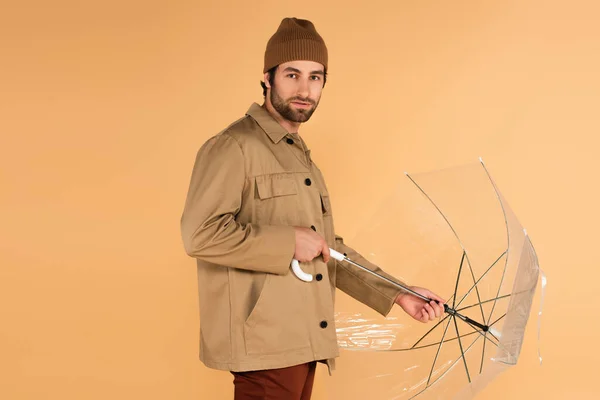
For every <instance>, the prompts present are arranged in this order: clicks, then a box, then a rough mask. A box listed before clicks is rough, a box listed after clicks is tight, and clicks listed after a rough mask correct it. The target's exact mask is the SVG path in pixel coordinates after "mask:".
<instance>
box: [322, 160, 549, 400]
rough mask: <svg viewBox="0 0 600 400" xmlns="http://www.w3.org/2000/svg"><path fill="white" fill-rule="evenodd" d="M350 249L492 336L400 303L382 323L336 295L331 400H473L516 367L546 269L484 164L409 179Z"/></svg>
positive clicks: (375, 315) (449, 317)
mask: <svg viewBox="0 0 600 400" xmlns="http://www.w3.org/2000/svg"><path fill="white" fill-rule="evenodd" d="M348 244H350V245H351V246H352V247H353V248H354V249H355V250H357V251H358V252H359V253H360V254H361V255H362V256H364V257H365V258H367V259H368V260H369V261H371V262H373V263H374V264H376V265H378V266H379V267H381V268H382V269H383V270H384V271H386V272H387V273H389V274H391V275H393V276H394V277H396V278H398V279H400V280H402V281H404V282H406V283H407V284H408V285H415V286H419V287H425V288H427V289H429V290H431V291H433V292H434V293H436V294H438V295H439V296H441V297H442V298H443V299H445V300H446V301H447V304H448V306H450V307H451V308H453V309H454V310H456V311H457V312H459V313H460V314H462V315H464V316H467V317H469V318H471V319H472V320H474V321H478V322H479V323H481V324H482V325H485V326H486V327H489V329H488V330H487V331H484V330H482V329H480V328H477V327H474V326H473V325H471V324H468V323H465V322H464V321H463V320H461V319H460V318H458V317H456V316H452V315H449V314H445V315H443V316H442V317H441V318H440V319H439V320H437V321H433V322H429V323H426V324H423V323H421V322H418V321H416V320H414V319H412V318H411V317H410V316H408V315H406V314H405V313H404V312H403V311H402V309H401V308H400V307H398V306H395V307H393V308H392V311H391V312H390V314H389V315H388V316H387V317H383V316H381V315H380V314H378V313H376V312H375V311H373V310H371V309H370V308H368V307H366V306H364V305H363V304H361V303H358V302H356V301H355V300H354V299H352V298H350V297H345V296H339V297H338V300H337V302H336V329H337V334H338V343H339V346H340V348H341V358H340V359H339V361H338V362H337V367H336V371H335V372H334V373H333V376H332V377H330V379H329V386H328V388H329V391H330V396H329V397H330V398H331V399H410V398H415V397H416V398H417V399H452V398H456V399H468V398H471V397H472V395H473V394H474V393H476V392H477V391H478V390H480V389H481V388H482V387H484V386H485V385H486V384H487V383H488V382H489V381H490V380H491V379H493V377H495V376H496V375H497V374H499V373H500V372H502V371H503V370H504V369H505V368H507V367H509V366H511V365H514V364H515V363H516V362H517V359H518V357H519V353H520V351H521V346H522V343H523V337H524V333H525V327H526V324H527V321H528V318H529V314H530V309H531V305H532V300H533V297H534V294H535V289H536V286H537V280H538V276H539V266H538V263H537V258H536V255H535V250H534V248H533V246H532V243H531V241H530V240H529V237H528V235H527V233H526V232H525V231H524V229H523V227H522V226H521V224H520V223H519V221H518V220H517V218H516V216H515V214H514V213H513V212H512V210H511V209H510V207H509V206H508V203H507V202H506V201H505V200H504V198H503V197H502V195H501V193H500V192H499V190H498V188H497V187H496V185H495V183H494V182H493V180H492V178H491V176H490V175H489V173H488V171H487V169H486V168H485V166H484V165H483V163H482V162H481V163H473V164H468V165H461V166H458V167H453V168H448V169H444V170H437V171H432V172H426V173H420V174H407V176H406V177H405V176H403V177H402V182H401V183H399V184H398V185H397V186H396V187H395V188H394V190H393V192H392V193H391V194H390V195H389V196H388V197H387V198H386V199H385V200H384V201H383V202H382V203H381V204H380V206H379V208H378V209H377V211H376V213H375V215H373V216H372V218H370V219H369V222H368V224H367V225H366V226H364V227H363V228H362V229H361V230H360V233H359V234H358V235H357V237H356V238H354V239H353V240H351V241H348Z"/></svg>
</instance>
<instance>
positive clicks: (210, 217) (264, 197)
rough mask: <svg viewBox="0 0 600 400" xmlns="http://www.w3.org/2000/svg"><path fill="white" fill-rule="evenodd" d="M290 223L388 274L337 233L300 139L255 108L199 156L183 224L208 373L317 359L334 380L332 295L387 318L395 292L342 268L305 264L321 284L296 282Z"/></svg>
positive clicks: (318, 177)
mask: <svg viewBox="0 0 600 400" xmlns="http://www.w3.org/2000/svg"><path fill="white" fill-rule="evenodd" d="M293 226H304V227H310V228H312V229H314V230H315V231H316V232H317V233H319V234H321V235H322V236H323V237H324V238H325V239H326V241H327V243H328V244H329V246H330V247H331V248H335V249H336V250H337V251H339V252H341V253H346V254H347V255H348V256H349V257H350V258H351V259H353V260H355V261H358V262H359V263H361V264H362V265H365V266H367V267H369V268H372V269H374V270H376V271H378V272H380V273H382V271H381V270H380V269H379V268H378V267H376V266H375V265H373V264H371V263H369V262H368V261H367V260H365V259H364V258H362V257H361V256H360V255H359V254H357V253H356V252H355V251H354V250H352V249H351V248H350V247H348V246H346V245H345V244H344V243H343V239H342V238H341V237H339V236H336V235H335V230H334V225H333V217H332V209H331V201H330V198H329V193H328V191H327V187H326V185H325V180H324V178H323V175H322V174H321V171H320V170H319V169H318V168H317V166H316V165H315V163H314V162H313V160H312V159H311V157H310V150H308V149H307V147H306V144H305V143H304V141H303V140H302V138H301V137H300V136H299V135H298V134H289V133H288V132H287V131H286V130H285V129H284V128H283V127H282V126H281V125H279V124H278V123H277V121H276V120H275V119H273V118H272V117H271V116H270V114H269V113H268V112H267V111H266V109H264V108H262V107H261V106H259V105H258V104H256V103H254V104H252V106H251V107H250V108H249V110H248V112H247V113H246V115H245V116H244V117H242V118H241V119H239V120H237V121H235V122H234V123H233V124H231V125H230V126H229V127H227V128H226V129H225V130H223V131H222V132H220V133H219V134H217V135H216V136H213V137H212V138H210V139H209V140H207V141H206V143H205V144H204V145H203V146H202V147H201V148H200V150H199V151H198V153H197V157H196V161H195V164H194V168H193V171H192V176H191V183H190V186H189V191H188V195H187V199H186V203H185V209H184V211H183V215H182V218H181V233H182V237H183V243H184V246H185V250H186V252H187V254H188V255H190V256H191V257H194V258H196V259H197V270H198V290H199V303H200V360H201V361H202V362H203V363H204V364H205V365H206V366H207V367H209V368H215V369H222V370H229V371H248V370H258V369H269V368H280V367H286V366H291V365H296V364H300V363H304V362H308V361H313V360H317V361H320V362H324V363H327V365H328V367H329V371H330V373H331V371H332V370H333V369H334V359H335V357H337V356H338V355H339V352H338V346H337V340H336V328H335V321H334V299H335V288H336V287H338V288H340V289H341V290H343V291H344V292H346V293H347V294H349V295H350V296H352V297H354V298H355V299H357V300H358V301H360V302H362V303H364V304H366V305H367V306H369V307H371V308H373V309H374V310H376V311H378V312H379V313H380V314H382V315H384V316H385V315H387V314H388V313H389V311H390V309H391V307H392V305H393V304H394V300H395V298H396V297H397V295H398V294H399V290H398V289H397V288H396V287H394V286H392V285H390V284H389V283H386V282H385V281H383V280H380V279H378V278H376V277H374V276H373V275H371V274H369V273H367V272H365V271H362V270H360V269H359V268H356V267H352V266H348V265H345V264H346V263H340V262H337V261H335V260H333V259H331V260H330V261H329V263H327V264H325V262H323V258H322V257H320V256H319V257H317V258H316V259H314V260H313V261H312V262H309V263H302V264H301V266H302V269H303V270H304V271H305V272H308V273H311V274H313V275H314V276H315V279H314V280H313V281H312V282H309V283H307V282H304V281H301V280H300V279H298V278H297V277H296V276H295V275H294V274H293V273H292V272H291V270H290V262H291V261H292V259H293V255H294V249H295V234H294V228H293ZM384 274H385V273H384ZM386 276H387V277H388V278H390V279H393V278H392V277H390V276H389V275H386ZM396 281H397V282H400V281H398V280H396Z"/></svg>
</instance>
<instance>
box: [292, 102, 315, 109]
mask: <svg viewBox="0 0 600 400" xmlns="http://www.w3.org/2000/svg"><path fill="white" fill-rule="evenodd" d="M292 104H293V105H295V106H296V107H302V108H308V107H310V106H311V104H310V103H304V102H301V101H292Z"/></svg>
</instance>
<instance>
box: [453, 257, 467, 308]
mask: <svg viewBox="0 0 600 400" xmlns="http://www.w3.org/2000/svg"><path fill="white" fill-rule="evenodd" d="M466 254H467V253H466V252H465V251H464V250H463V253H462V258H461V259H460V267H458V275H457V276H456V285H455V286H454V296H452V308H454V306H455V305H456V293H457V292H458V282H460V274H461V272H462V267H463V264H464V262H465V255H466Z"/></svg>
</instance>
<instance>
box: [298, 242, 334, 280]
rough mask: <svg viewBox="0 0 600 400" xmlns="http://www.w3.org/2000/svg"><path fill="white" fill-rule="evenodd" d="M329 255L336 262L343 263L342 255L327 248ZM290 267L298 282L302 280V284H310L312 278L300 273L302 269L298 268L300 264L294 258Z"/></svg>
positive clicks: (309, 275) (302, 272)
mask: <svg viewBox="0 0 600 400" xmlns="http://www.w3.org/2000/svg"><path fill="white" fill-rule="evenodd" d="M329 254H330V255H331V257H332V258H334V259H336V260H338V261H344V255H343V254H342V253H340V252H337V251H335V250H333V249H332V248H329ZM291 267H292V271H293V272H294V275H296V276H297V277H298V278H299V279H300V280H303V281H304V282H311V281H312V280H313V276H312V275H311V274H308V273H306V272H304V271H302V268H300V263H299V262H298V260H296V259H295V258H294V259H293V260H292V265H291Z"/></svg>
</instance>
